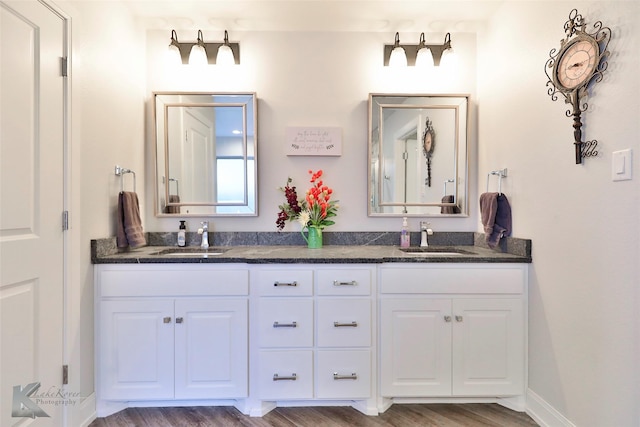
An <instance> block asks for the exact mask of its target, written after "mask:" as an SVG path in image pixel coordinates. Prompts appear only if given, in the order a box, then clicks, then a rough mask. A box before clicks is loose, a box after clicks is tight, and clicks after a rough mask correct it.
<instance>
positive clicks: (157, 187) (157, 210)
mask: <svg viewBox="0 0 640 427" xmlns="http://www.w3.org/2000/svg"><path fill="white" fill-rule="evenodd" d="M152 95H153V97H152V100H151V102H152V104H153V105H152V106H153V137H152V144H153V153H154V158H153V162H154V175H153V180H154V214H155V216H156V217H167V218H176V217H230V216H233V217H237V216H242V217H245V216H246V217H255V216H258V182H257V180H258V135H257V133H258V99H257V96H256V94H255V93H254V92H153V93H152ZM160 96H198V97H210V98H213V97H216V96H220V97H232V96H243V97H251V101H249V102H250V104H251V106H250V108H252V110H253V111H252V116H253V117H252V123H251V124H249V123H245V127H248V126H252V129H253V137H252V138H253V139H252V144H253V157H254V161H253V168H252V172H253V179H252V180H250V179H249V176H248V172H249V170H248V169H245V181H246V185H245V187H246V186H250V185H253V188H254V192H255V195H254V198H255V200H254V201H253V203H254V206H255V208H254V209H253V211H252V212H247V213H244V212H242V213H217V212H209V213H202V212H190V213H187V212H184V213H182V212H181V213H167V212H164V209H163V208H162V207H161V199H164V200H168V193H169V190H168V188H166V187H165V186H164V185H163V184H162V183H161V182H160V176H163V177H164V176H167V173H166V171H167V170H168V168H169V166H168V160H167V155H166V153H167V149H168V132H167V123H166V118H165V112H164V111H158V97H160ZM209 104H211V106H214V104H215V106H225V104H224V103H214V102H213V101H210V102H209ZM196 106H208V105H207V103H206V102H204V103H198V104H197V105H196ZM229 106H238V104H235V103H234V104H229ZM245 109H246V108H245ZM243 110H244V109H243ZM158 115H161V116H162V122H161V123H160V125H161V126H162V128H163V130H162V132H160V131H159V120H158V117H159V116H158ZM245 121H246V120H245ZM159 138H162V141H159ZM243 145H244V152H245V160H246V156H247V148H246V147H247V136H246V134H245V135H244V141H243ZM160 147H162V148H163V150H164V153H160V152H159V150H160ZM159 156H162V159H161V158H160V157H159ZM163 172H164V175H162V173H163ZM166 184H169V182H167V183H166ZM214 184H215V180H214ZM167 187H168V186H167ZM162 188H165V191H164V192H163V190H162ZM244 197H245V202H244V203H245V204H242V205H240V204H238V205H236V204H233V203H199V202H198V203H191V202H187V203H179V204H178V205H179V206H180V207H183V206H184V207H211V208H212V209H216V207H218V206H246V203H247V197H248V195H247V192H245V196H244ZM166 206H167V203H166V202H165V207H166Z"/></svg>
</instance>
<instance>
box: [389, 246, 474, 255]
mask: <svg viewBox="0 0 640 427" xmlns="http://www.w3.org/2000/svg"><path fill="white" fill-rule="evenodd" d="M400 250H401V251H402V252H404V253H406V254H408V255H417V256H459V255H473V252H469V251H465V250H463V249H457V248H446V247H445V248H437V247H433V246H427V247H420V246H418V247H411V248H400Z"/></svg>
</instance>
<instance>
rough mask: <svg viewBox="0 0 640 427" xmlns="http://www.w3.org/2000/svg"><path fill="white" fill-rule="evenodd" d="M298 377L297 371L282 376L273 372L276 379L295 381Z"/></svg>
mask: <svg viewBox="0 0 640 427" xmlns="http://www.w3.org/2000/svg"><path fill="white" fill-rule="evenodd" d="M297 379H298V375H297V374H296V373H295V372H294V373H293V374H291V376H288V377H281V376H280V375H278V374H273V380H274V381H295V380H297Z"/></svg>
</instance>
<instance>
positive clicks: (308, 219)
mask: <svg viewBox="0 0 640 427" xmlns="http://www.w3.org/2000/svg"><path fill="white" fill-rule="evenodd" d="M309 174H310V175H311V179H310V181H309V182H311V187H310V188H309V189H308V190H307V192H306V193H305V197H304V198H303V199H300V200H299V199H298V193H297V192H296V187H295V186H292V185H291V183H292V182H293V180H292V179H291V178H290V177H289V178H287V185H285V187H284V188H280V190H282V191H283V192H284V195H285V197H286V199H287V201H286V202H285V203H283V204H282V205H280V206H278V208H279V209H280V212H278V219H277V220H276V225H277V227H278V231H282V229H283V228H284V225H285V222H286V221H298V222H299V223H300V225H302V227H303V228H304V227H316V228H318V229H320V230H322V229H323V228H325V227H328V226H329V225H333V224H335V221H333V220H332V219H331V218H333V217H334V216H336V215H337V211H338V201H337V200H331V194H332V193H333V190H332V189H331V188H329V187H327V186H326V185H324V183H323V181H322V180H321V179H320V178H321V177H322V174H323V172H322V170H318V171H317V172H313V171H312V170H310V171H309Z"/></svg>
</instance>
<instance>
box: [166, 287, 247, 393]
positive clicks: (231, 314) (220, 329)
mask: <svg viewBox="0 0 640 427" xmlns="http://www.w3.org/2000/svg"><path fill="white" fill-rule="evenodd" d="M247 305H248V301H247V300H246V299H222V298H218V299H200V300H193V299H188V300H176V305H175V313H176V319H175V321H176V325H175V342H176V349H175V355H176V356H175V357H176V367H175V374H176V377H175V397H176V399H201V398H209V399H230V398H242V397H246V396H247V392H248V375H247V371H248V358H249V356H248V349H247V347H248V344H247V343H248V337H247V330H248V314H247Z"/></svg>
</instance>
